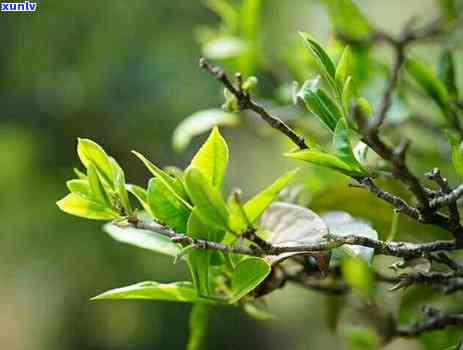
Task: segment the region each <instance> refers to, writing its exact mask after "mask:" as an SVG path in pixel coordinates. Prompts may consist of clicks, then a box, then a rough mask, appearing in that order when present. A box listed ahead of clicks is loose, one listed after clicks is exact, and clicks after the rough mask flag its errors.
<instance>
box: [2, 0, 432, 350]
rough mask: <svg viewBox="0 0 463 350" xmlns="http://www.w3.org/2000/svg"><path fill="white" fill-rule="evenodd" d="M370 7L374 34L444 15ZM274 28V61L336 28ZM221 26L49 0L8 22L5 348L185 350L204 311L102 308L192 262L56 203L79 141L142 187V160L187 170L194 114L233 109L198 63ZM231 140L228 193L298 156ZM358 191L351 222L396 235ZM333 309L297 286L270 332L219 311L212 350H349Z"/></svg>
mask: <svg viewBox="0 0 463 350" xmlns="http://www.w3.org/2000/svg"><path fill="white" fill-rule="evenodd" d="M358 4H359V5H360V7H361V8H362V9H363V10H364V12H365V13H366V14H367V15H368V17H369V18H370V20H371V22H373V23H375V25H377V26H378V27H380V28H383V29H386V30H389V31H392V32H394V33H397V32H398V31H399V29H400V28H401V26H402V25H403V23H404V22H405V21H406V20H407V19H409V18H410V17H412V16H415V15H416V16H422V17H423V18H426V17H432V16H433V15H434V14H435V12H436V8H435V3H434V2H433V1H431V0H408V1H403V0H389V1H382V0H368V1H367V0H363V1H358ZM262 16H263V17H262V23H263V42H264V46H265V48H266V50H268V51H269V52H275V51H281V50H282V49H283V48H284V47H285V46H286V43H287V42H288V41H294V40H297V30H298V29H302V30H304V31H307V32H309V33H313V34H316V35H317V37H318V38H320V41H321V42H323V40H326V39H327V38H328V37H329V34H330V30H331V27H330V23H329V21H328V18H327V15H326V13H325V11H324V9H323V8H322V7H321V6H320V4H319V3H318V2H317V1H311V0H304V1H302V0H291V1H281V0H265V1H264V2H263V13H262ZM217 23H218V19H217V17H216V16H215V15H214V14H213V13H212V12H211V11H209V10H208V9H207V8H206V7H205V6H203V4H202V2H201V1H194V0H193V1H184V0H179V1H172V0H137V1H120V0H112V1H109V0H98V1H46V2H45V1H44V2H39V11H38V12H37V13H34V14H5V13H3V14H2V15H1V16H0V33H1V43H2V45H1V50H0V221H1V222H2V224H1V227H0V349H8V350H26V349H27V350H28V349H31V350H54V349H60V350H67V349H82V350H87V349H88V350H90V349H101V350H103V349H112V350H117V349H137V350H142V349H151V350H152V349H182V348H183V347H184V344H185V343H186V338H187V333H188V328H187V327H188V324H187V317H188V311H189V305H180V304H173V303H158V302H134V301H131V302H100V303H91V302H89V301H88V299H89V298H90V297H92V296H94V295H96V294H98V293H100V292H103V291H105V290H108V289H111V288H115V287H119V286H124V285H129V284H132V283H135V282H139V281H143V280H157V281H163V282H168V281H174V280H177V279H179V278H184V277H185V276H187V271H186V269H185V266H184V265H182V264H180V263H179V264H177V265H173V264H172V261H171V259H169V258H166V257H160V256H157V255H154V254H152V253H150V252H149V251H144V250H140V249H137V248H135V247H131V246H127V245H123V244H120V243H118V242H115V241H113V240H111V239H110V238H109V236H107V235H105V234H104V233H103V232H102V230H101V223H99V222H89V221H87V220H83V219H78V218H75V217H71V216H68V215H65V214H64V213H62V212H60V211H59V210H58V209H57V207H56V206H55V202H56V201H57V200H58V199H60V198H61V197H63V196H64V195H65V193H66V192H67V190H66V188H65V180H67V179H69V178H71V177H73V174H72V168H73V167H74V166H76V165H77V163H78V159H77V156H76V152H75V147H76V138H77V137H88V138H91V139H93V140H95V141H97V142H98V143H100V144H101V145H103V146H104V147H105V148H106V149H107V150H109V152H110V153H111V154H112V155H113V156H115V158H116V159H118V161H119V163H120V164H121V165H122V166H123V167H124V168H125V170H126V174H127V177H128V181H129V182H134V183H140V184H145V183H146V180H147V179H148V173H147V172H146V170H145V169H144V168H143V166H142V164H141V163H140V162H138V161H136V160H135V159H134V158H133V157H132V156H131V155H130V150H132V149H136V150H139V151H140V152H142V153H144V154H146V155H148V156H149V157H150V158H151V159H153V160H155V161H156V162H157V163H158V164H160V165H179V166H182V167H183V166H185V165H186V164H187V161H188V159H189V158H190V156H191V154H193V152H194V151H195V149H196V148H197V146H198V145H199V144H200V142H201V141H202V140H203V138H199V139H197V140H195V141H194V143H193V145H191V147H189V148H188V150H187V151H186V152H184V153H183V154H176V153H174V152H173V150H172V147H171V135H172V132H173V130H174V128H175V126H176V125H177V124H178V123H179V122H180V121H181V120H182V119H184V118H185V117H187V116H188V115H190V114H191V113H193V112H195V111H197V110H200V109H205V108H211V107H218V106H220V104H221V103H222V97H221V87H219V85H218V84H217V83H216V82H215V81H213V79H211V78H210V77H208V76H207V75H206V74H205V73H204V72H201V71H200V70H199V68H198V66H197V61H198V58H199V56H200V55H201V48H200V45H199V44H198V42H197V40H196V35H195V31H196V29H197V28H198V27H199V26H204V25H209V26H217ZM307 78H310V77H307ZM289 82H290V81H289ZM309 122H310V123H317V122H316V121H315V120H313V119H312V120H311V121H309ZM224 134H225V136H226V138H227V139H228V141H229V143H230V147H231V168H230V170H229V176H228V179H227V181H228V183H227V185H228V187H229V188H230V187H233V186H240V187H241V188H243V189H245V190H246V192H247V193H248V194H252V193H255V192H256V191H257V190H258V189H259V188H261V187H263V186H264V185H266V184H268V183H269V182H270V181H271V180H272V179H275V178H276V177H278V176H279V175H280V174H281V173H282V171H283V170H284V169H287V168H289V167H291V166H293V165H294V164H293V163H289V162H288V161H284V160H283V159H282V157H279V156H276V155H279V154H281V153H282V152H283V151H284V150H285V149H287V148H288V147H287V146H288V145H287V144H286V143H283V144H282V143H280V142H275V141H276V140H280V136H277V135H275V134H273V133H272V134H271V135H272V136H273V137H271V138H269V137H265V136H262V135H261V134H256V133H255V132H254V131H253V130H252V128H248V129H240V130H236V129H234V130H228V129H227V130H225V131H224ZM282 141H283V140H282ZM308 181H309V180H308ZM310 181H315V182H317V181H321V180H318V179H314V180H310ZM339 181H340V182H339V186H338V187H337V189H336V190H335V191H334V190H332V191H331V192H330V193H328V194H327V195H326V196H323V197H321V198H318V199H317V200H314V204H313V205H314V208H315V209H317V208H319V209H320V210H321V209H323V210H326V209H330V210H336V209H342V208H346V203H348V202H349V200H351V199H352V198H351V197H349V196H351V193H352V192H351V191H352V190H350V189H348V188H347V187H346V186H345V182H346V180H345V179H342V180H339ZM354 194H355V195H356V196H357V197H356V200H358V201H360V202H361V203H363V204H362V205H360V206H358V205H357V206H354V207H352V205H351V206H350V207H351V209H352V210H351V212H353V213H354V214H356V215H362V216H365V217H370V219H371V220H373V221H375V220H376V221H377V222H378V225H381V224H382V225H384V227H383V231H380V234H384V232H386V229H387V227H386V223H387V222H389V219H390V217H389V215H390V210H389V209H388V208H387V207H383V206H382V205H379V203H378V201H376V200H375V199H373V198H372V197H371V196H369V195H367V194H363V193H361V191H357V192H355V193H354ZM366 204H368V208H367V205H366ZM347 208H349V207H348V206H347ZM378 213H380V214H378ZM385 215H387V217H386V216H385ZM375 218H376V219H375ZM381 221H382V222H381ZM380 228H381V226H380ZM323 303H324V297H323V296H320V295H318V294H316V293H314V292H309V291H306V290H300V289H297V288H295V287H291V286H290V287H288V288H286V289H284V290H283V291H278V292H276V293H274V295H272V296H271V297H270V300H269V305H270V309H271V310H272V312H274V313H275V314H276V315H277V316H278V318H277V319H276V320H274V321H271V322H266V323H260V322H257V321H253V320H250V319H249V318H247V317H246V316H245V315H244V314H242V313H241V312H240V311H239V310H238V309H234V308H228V309H225V308H223V309H219V310H217V312H216V313H215V315H214V319H213V328H212V336H211V338H210V342H209V349H252V348H255V349H295V350H297V349H309V348H310V349H322V348H325V349H328V348H329V349H338V348H339V349H343V348H344V347H345V345H344V343H343V342H342V340H341V338H339V337H336V336H335V335H333V334H332V333H330V332H329V331H328V329H327V327H326V326H325V324H324V322H323V313H324V308H323V307H322V306H323ZM400 344H403V345H400ZM399 346H404V348H407V349H413V348H418V345H416V344H415V343H413V342H405V341H399V342H396V343H393V344H392V345H391V346H390V348H398V347H399Z"/></svg>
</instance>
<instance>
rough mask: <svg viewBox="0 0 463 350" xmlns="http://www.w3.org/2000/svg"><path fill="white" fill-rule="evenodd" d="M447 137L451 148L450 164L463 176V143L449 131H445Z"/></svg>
mask: <svg viewBox="0 0 463 350" xmlns="http://www.w3.org/2000/svg"><path fill="white" fill-rule="evenodd" d="M447 138H448V140H449V143H450V147H451V149H452V164H453V168H454V169H455V171H456V172H457V174H458V175H460V176H461V177H463V143H462V142H461V140H460V138H459V137H458V136H456V135H455V134H453V133H451V132H447Z"/></svg>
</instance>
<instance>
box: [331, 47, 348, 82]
mask: <svg viewBox="0 0 463 350" xmlns="http://www.w3.org/2000/svg"><path fill="white" fill-rule="evenodd" d="M350 60H351V57H350V49H349V46H346V47H345V48H344V51H343V52H342V55H341V58H340V59H339V62H338V65H337V66H336V73H335V78H336V81H337V82H338V84H339V86H344V83H345V82H346V79H347V77H348V75H349V69H350Z"/></svg>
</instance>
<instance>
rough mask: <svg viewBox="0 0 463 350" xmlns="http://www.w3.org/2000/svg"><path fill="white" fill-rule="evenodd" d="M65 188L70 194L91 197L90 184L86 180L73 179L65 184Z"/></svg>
mask: <svg viewBox="0 0 463 350" xmlns="http://www.w3.org/2000/svg"><path fill="white" fill-rule="evenodd" d="M66 186H67V188H68V189H69V191H70V192H72V193H76V194H78V195H79V196H81V197H84V198H91V197H92V190H91V189H90V184H89V183H88V180H81V179H78V180H77V179H74V180H69V181H68V182H66Z"/></svg>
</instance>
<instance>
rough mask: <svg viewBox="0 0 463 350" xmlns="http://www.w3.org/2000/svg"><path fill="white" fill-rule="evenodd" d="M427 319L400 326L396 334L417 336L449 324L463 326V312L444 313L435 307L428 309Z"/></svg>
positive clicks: (426, 311)
mask: <svg viewBox="0 0 463 350" xmlns="http://www.w3.org/2000/svg"><path fill="white" fill-rule="evenodd" d="M424 313H425V317H426V318H425V320H423V321H420V322H416V323H414V324H411V325H409V326H402V327H398V328H397V330H396V335H397V336H399V337H407V338H408V337H416V336H419V335H420V334H422V333H425V332H429V331H436V330H439V329H444V328H447V327H448V326H463V314H460V313H443V312H441V311H439V310H435V309H426V310H425V311H424Z"/></svg>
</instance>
